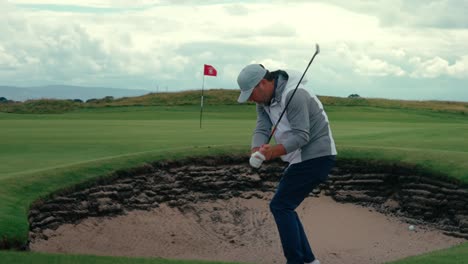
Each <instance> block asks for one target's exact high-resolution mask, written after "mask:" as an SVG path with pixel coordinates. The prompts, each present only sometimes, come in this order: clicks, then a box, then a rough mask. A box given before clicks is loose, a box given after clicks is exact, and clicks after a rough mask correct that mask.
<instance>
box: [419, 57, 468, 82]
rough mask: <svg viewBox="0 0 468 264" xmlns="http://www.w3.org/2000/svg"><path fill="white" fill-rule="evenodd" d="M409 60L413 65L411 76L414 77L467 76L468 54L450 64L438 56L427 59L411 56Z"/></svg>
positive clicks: (463, 77) (465, 77)
mask: <svg viewBox="0 0 468 264" xmlns="http://www.w3.org/2000/svg"><path fill="white" fill-rule="evenodd" d="M410 62H411V64H412V65H413V66H414V67H415V70H414V71H413V72H412V73H411V76H412V77H415V78H437V77H439V76H443V75H448V76H453V77H456V78H462V79H467V78H468V55H465V56H462V57H460V58H459V59H458V60H457V61H456V62H455V63H453V64H452V65H450V64H449V62H448V61H447V60H445V59H442V58H440V57H434V58H431V59H427V60H422V59H421V58H419V57H413V58H411V60H410Z"/></svg>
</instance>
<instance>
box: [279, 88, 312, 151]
mask: <svg viewBox="0 0 468 264" xmlns="http://www.w3.org/2000/svg"><path fill="white" fill-rule="evenodd" d="M293 92H294V91H291V92H289V93H288V95H287V97H286V102H288V101H289V99H290V98H291V96H292V94H293ZM310 100H311V97H310V94H309V93H308V92H307V91H305V90H304V89H300V88H299V89H297V91H296V94H294V97H293V98H292V100H291V102H290V103H289V105H288V109H287V110H286V113H287V115H286V116H287V118H288V121H289V124H290V126H291V133H292V136H288V137H287V139H286V141H284V142H283V146H284V148H285V149H286V152H287V153H290V152H293V151H295V150H297V149H299V148H301V147H303V146H304V145H306V144H307V143H308V142H309V138H310V117H309V107H308V103H309V102H310Z"/></svg>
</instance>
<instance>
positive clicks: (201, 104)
mask: <svg viewBox="0 0 468 264" xmlns="http://www.w3.org/2000/svg"><path fill="white" fill-rule="evenodd" d="M204 87H205V74H203V84H202V88H201V101H200V128H202V115H203V88H204Z"/></svg>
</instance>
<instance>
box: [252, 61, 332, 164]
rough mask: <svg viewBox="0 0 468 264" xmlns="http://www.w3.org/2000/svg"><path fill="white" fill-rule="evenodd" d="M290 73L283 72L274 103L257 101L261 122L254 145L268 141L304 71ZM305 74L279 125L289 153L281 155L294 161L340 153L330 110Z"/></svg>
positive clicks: (280, 140)
mask: <svg viewBox="0 0 468 264" xmlns="http://www.w3.org/2000/svg"><path fill="white" fill-rule="evenodd" d="M286 72H287V74H288V76H289V77H288V76H284V75H281V74H280V75H279V76H278V79H277V82H276V87H275V92H274V96H273V98H272V100H271V102H270V105H268V106H267V105H261V104H257V124H256V128H255V130H254V133H253V137H252V148H255V147H260V146H261V145H262V144H265V143H266V142H267V141H268V137H269V135H270V133H271V130H272V127H273V125H274V124H276V122H277V121H278V119H279V117H280V115H281V112H282V111H283V109H284V108H285V106H286V103H287V102H288V100H289V98H290V97H291V95H292V94H293V91H294V88H296V86H297V83H298V82H299V80H300V78H301V73H299V72H296V71H291V70H287V71H286ZM306 83H307V79H306V78H305V77H304V78H303V79H302V81H301V83H300V84H299V88H298V89H297V91H296V94H295V95H294V97H293V99H292V100H291V102H290V103H289V106H288V109H287V110H286V113H285V114H284V116H283V117H282V119H281V122H280V123H279V124H278V127H277V128H276V132H275V135H274V139H275V141H276V143H277V144H282V145H283V146H284V148H285V149H286V152H287V154H286V155H283V156H281V159H282V160H283V161H286V162H289V163H290V164H294V163H299V162H302V161H305V160H309V159H313V158H318V157H323V156H329V155H337V151H336V147H335V141H334V140H333V136H332V132H331V130H330V124H329V121H328V117H327V114H326V113H325V111H324V109H323V105H322V103H321V102H320V100H319V99H318V98H317V96H315V95H314V94H313V92H312V91H310V90H309V88H306V87H305V85H306Z"/></svg>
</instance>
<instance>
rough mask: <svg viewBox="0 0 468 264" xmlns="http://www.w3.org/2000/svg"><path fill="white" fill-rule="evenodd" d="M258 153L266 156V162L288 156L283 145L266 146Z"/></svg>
mask: <svg viewBox="0 0 468 264" xmlns="http://www.w3.org/2000/svg"><path fill="white" fill-rule="evenodd" d="M258 151H259V152H260V153H262V154H263V156H265V160H271V159H274V158H277V157H279V156H282V155H285V154H286V149H285V148H284V146H283V145H282V144H278V145H274V146H272V145H270V144H264V145H262V146H261V147H260V149H259V150H258Z"/></svg>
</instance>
